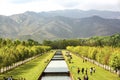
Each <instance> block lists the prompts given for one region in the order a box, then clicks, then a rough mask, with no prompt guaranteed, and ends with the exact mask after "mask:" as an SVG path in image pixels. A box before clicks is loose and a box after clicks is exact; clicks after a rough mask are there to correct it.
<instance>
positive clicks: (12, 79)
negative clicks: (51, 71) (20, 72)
mask: <svg viewBox="0 0 120 80" xmlns="http://www.w3.org/2000/svg"><path fill="white" fill-rule="evenodd" d="M3 80H26V79H25V78H22V77H21V78H19V79H14V78H13V77H12V76H10V77H3Z"/></svg>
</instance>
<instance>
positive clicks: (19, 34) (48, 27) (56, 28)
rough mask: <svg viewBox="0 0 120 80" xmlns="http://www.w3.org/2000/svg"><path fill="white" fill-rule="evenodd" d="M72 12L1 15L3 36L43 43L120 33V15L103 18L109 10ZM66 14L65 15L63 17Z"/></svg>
mask: <svg viewBox="0 0 120 80" xmlns="http://www.w3.org/2000/svg"><path fill="white" fill-rule="evenodd" d="M72 11H73V10H69V11H66V10H64V11H63V12H61V11H58V12H57V11H56V12H55V11H54V14H53V12H42V13H36V12H25V13H22V14H16V15H12V16H2V15H0V37H9V38H19V39H23V40H24V39H29V38H31V39H35V40H38V41H42V40H44V39H66V38H87V37H91V36H105V35H112V34H114V33H119V32H120V26H119V25H120V19H119V17H120V13H119V12H110V11H109V15H107V17H104V16H105V15H103V14H106V13H108V11H105V13H102V12H103V11H102V12H100V11H90V12H89V11H87V13H86V12H84V11H83V12H81V11H79V10H77V11H76V10H74V12H73V13H75V14H73V13H72V14H73V16H71V12H72ZM77 12H78V13H77ZM80 12H81V13H82V14H83V13H84V15H86V14H89V13H90V14H89V15H87V16H82V15H81V14H79V13H80ZM93 12H94V14H95V13H99V14H95V15H93V14H91V13H93ZM63 13H65V14H64V15H63ZM100 13H102V14H100ZM67 14H68V15H67ZM76 14H77V15H76ZM113 14H117V15H113ZM75 15H76V16H75ZM80 15H81V16H80ZM100 15H102V16H100ZM110 15H113V16H110ZM79 16H80V17H79ZM108 16H110V17H108Z"/></svg>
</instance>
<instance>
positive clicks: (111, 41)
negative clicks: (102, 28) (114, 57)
mask: <svg viewBox="0 0 120 80" xmlns="http://www.w3.org/2000/svg"><path fill="white" fill-rule="evenodd" d="M43 45H47V46H51V47H52V48H53V49H65V48H66V47H67V46H100V47H103V46H111V47H120V34H114V35H112V36H99V37H97V36H95V37H91V38H86V39H85V38H84V39H64V40H54V41H50V40H44V41H43Z"/></svg>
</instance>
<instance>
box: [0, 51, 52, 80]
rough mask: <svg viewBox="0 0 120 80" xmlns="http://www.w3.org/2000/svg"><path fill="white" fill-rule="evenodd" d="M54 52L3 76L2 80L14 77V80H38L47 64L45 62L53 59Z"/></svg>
mask: <svg viewBox="0 0 120 80" xmlns="http://www.w3.org/2000/svg"><path fill="white" fill-rule="evenodd" d="M53 54H54V53H53V52H49V53H45V54H43V55H41V56H39V57H37V58H36V59H34V60H31V61H29V62H27V63H25V64H23V65H21V66H19V67H17V68H15V69H13V70H11V71H9V72H7V73H4V74H1V75H0V79H2V78H3V77H9V76H13V78H15V79H18V78H20V77H22V78H25V79H26V80H37V79H38V78H39V76H40V75H41V73H42V72H43V70H44V69H45V67H46V66H47V64H48V63H49V62H48V63H45V61H46V60H47V59H49V60H50V59H51V58H52V56H53Z"/></svg>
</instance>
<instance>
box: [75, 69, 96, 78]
mask: <svg viewBox="0 0 120 80" xmlns="http://www.w3.org/2000/svg"><path fill="white" fill-rule="evenodd" d="M95 71H96V69H95V67H91V68H90V75H92V73H95ZM80 72H81V73H82V74H84V76H83V80H88V69H87V68H86V69H85V68H81V70H80V68H79V67H78V69H77V74H80ZM78 80H81V78H80V77H78Z"/></svg>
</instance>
